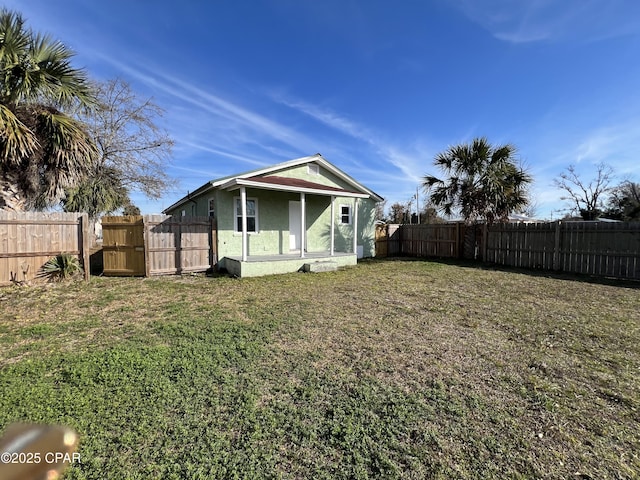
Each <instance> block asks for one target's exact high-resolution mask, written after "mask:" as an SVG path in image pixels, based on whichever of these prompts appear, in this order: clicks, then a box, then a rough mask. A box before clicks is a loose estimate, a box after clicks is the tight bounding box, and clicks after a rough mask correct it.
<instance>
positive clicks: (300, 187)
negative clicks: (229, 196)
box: [164, 153, 383, 212]
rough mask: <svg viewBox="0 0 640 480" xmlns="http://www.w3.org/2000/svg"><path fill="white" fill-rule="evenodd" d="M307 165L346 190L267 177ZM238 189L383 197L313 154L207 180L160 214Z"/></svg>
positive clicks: (305, 181) (307, 182) (298, 180)
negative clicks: (207, 194) (211, 194)
mask: <svg viewBox="0 0 640 480" xmlns="http://www.w3.org/2000/svg"><path fill="white" fill-rule="evenodd" d="M307 163H316V164H318V165H320V166H322V167H323V168H325V169H326V170H327V171H329V172H331V173H332V174H334V175H335V176H336V177H338V178H339V179H341V180H342V181H344V182H345V183H346V184H347V185H349V187H350V188H349V189H348V190H347V189H342V188H338V187H330V186H327V185H321V184H319V183H314V182H309V181H307V180H300V179H294V178H286V177H280V176H277V175H269V174H271V173H275V172H278V171H280V170H285V169H287V168H291V167H296V166H299V165H304V164H307ZM240 186H250V187H256V188H264V189H269V190H281V191H291V192H305V193H312V194H320V195H339V196H345V197H358V198H371V199H373V200H374V201H376V202H380V201H382V200H383V198H382V197H381V196H380V195H378V194H377V193H375V192H374V191H373V190H370V189H368V188H367V187H365V186H364V185H362V184H361V183H359V182H357V181H356V180H355V179H353V178H352V177H351V176H349V175H347V174H346V173H345V172H343V171H342V170H340V169H339V168H338V167H336V166H335V165H333V164H331V163H329V162H328V161H327V160H326V159H325V158H324V157H323V156H322V155H320V154H319V153H316V154H315V155H310V156H307V157H301V158H296V159H294V160H289V161H287V162H282V163H277V164H275V165H270V166H268V167H263V168H258V169H256V170H250V171H247V172H244V173H239V174H236V175H230V176H227V177H222V178H218V179H215V180H211V181H210V182H207V183H205V184H204V185H202V186H201V187H199V188H197V189H196V190H194V191H193V192H192V193H190V194H187V195H186V196H185V197H183V198H181V199H180V200H178V201H177V202H175V203H174V204H173V205H171V206H170V207H167V208H166V209H165V210H164V212H168V211H170V210H173V209H175V208H177V207H179V206H180V205H182V204H183V203H186V202H188V201H190V200H191V199H192V198H193V197H194V196H197V195H201V194H203V193H205V192H207V191H209V190H213V189H214V188H218V187H219V188H225V189H228V190H233V189H235V188H239V187H240Z"/></svg>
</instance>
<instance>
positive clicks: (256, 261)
mask: <svg viewBox="0 0 640 480" xmlns="http://www.w3.org/2000/svg"><path fill="white" fill-rule="evenodd" d="M222 260H223V262H224V268H226V270H227V272H229V273H230V274H231V275H235V276H238V277H260V276H262V275H272V274H280V273H293V272H299V271H302V270H303V268H304V265H305V264H311V265H313V264H317V263H321V262H332V263H333V264H335V265H336V266H337V267H346V266H352V265H356V264H357V263H358V256H357V254H355V253H338V252H334V253H333V255H331V253H330V252H305V254H304V257H301V256H300V254H299V253H290V254H284V255H250V256H247V257H246V259H245V260H243V259H242V257H240V256H237V257H225V258H224V259H222Z"/></svg>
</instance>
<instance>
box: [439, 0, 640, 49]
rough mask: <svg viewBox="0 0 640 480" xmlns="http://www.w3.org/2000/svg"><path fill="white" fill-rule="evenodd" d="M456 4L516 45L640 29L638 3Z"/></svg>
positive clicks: (477, 0)
mask: <svg viewBox="0 0 640 480" xmlns="http://www.w3.org/2000/svg"><path fill="white" fill-rule="evenodd" d="M452 4H453V5H454V6H455V7H456V8H457V9H459V10H460V11H461V12H462V13H463V14H464V15H465V16H467V17H468V18H469V19H470V20H471V21H473V22H475V23H478V24H479V25H480V26H482V27H483V28H485V29H486V30H487V31H489V32H490V33H491V34H492V35H493V36H494V37H495V38H497V39H500V40H503V41H506V42H510V43H516V44H517V43H530V42H540V41H561V40H578V41H586V42H590V41H597V40H601V39H605V38H611V37H618V36H624V35H629V34H638V33H639V32H640V7H639V4H637V2H624V1H615V0H613V1H612V0H564V1H561V2H558V1H553V0H538V1H524V2H514V1H512V0H455V1H454V2H453V3H452ZM620 19H623V20H622V21H621V20H620Z"/></svg>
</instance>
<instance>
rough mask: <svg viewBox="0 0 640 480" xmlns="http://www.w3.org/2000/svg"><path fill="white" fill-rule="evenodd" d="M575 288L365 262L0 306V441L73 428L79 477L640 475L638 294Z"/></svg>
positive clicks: (555, 281)
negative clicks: (36, 425) (4, 430)
mask: <svg viewBox="0 0 640 480" xmlns="http://www.w3.org/2000/svg"><path fill="white" fill-rule="evenodd" d="M584 280H586V279H582V278H579V277H557V276H544V275H539V274H536V275H532V274H527V273H523V272H518V271H501V270H491V269H481V268H472V267H469V266H465V265H455V264H444V263H435V262H422V261H368V262H362V263H361V264H360V265H359V266H358V267H356V268H350V269H346V270H342V271H338V272H330V273H323V274H293V275H281V276H274V277H265V278H256V279H231V278H224V277H220V278H205V277H200V276H187V277H182V278H180V277H164V278H152V279H146V280H143V279H105V278H96V279H93V280H92V281H91V282H90V283H89V284H85V283H75V284H71V285H56V286H53V287H34V288H21V289H15V288H10V289H3V290H0V312H1V313H0V347H1V348H0V381H2V382H3V386H4V387H5V389H4V390H3V392H5V393H3V394H0V407H1V410H2V411H3V414H2V415H1V416H0V425H4V424H6V423H8V422H9V421H13V420H17V419H31V420H42V419H44V420H48V421H52V420H53V421H56V419H58V420H59V421H67V422H70V423H71V424H72V425H74V426H75V427H76V428H78V429H79V430H80V431H81V433H82V434H83V435H84V438H85V442H84V444H83V445H84V446H83V450H82V453H83V458H87V459H88V460H87V463H86V464H85V465H84V466H81V467H80V466H76V467H74V468H73V469H71V471H70V474H69V477H70V478H101V475H104V474H105V472H107V473H109V474H111V475H115V476H116V477H117V476H118V475H120V474H125V475H126V474H130V475H133V476H134V477H137V478H198V475H201V476H205V477H206V476H208V477H210V478H226V477H233V476H234V475H235V476H237V477H238V478H250V477H251V476H252V475H258V476H260V477H264V478H505V477H506V478H637V477H638V472H639V471H640V459H639V457H638V453H637V452H639V451H640V431H639V430H638V424H639V421H640V411H639V409H640V380H639V379H640V375H639V374H640V313H639V312H640V290H638V289H637V288H635V286H634V285H629V284H615V283H592V282H589V281H584ZM43 372H48V373H46V374H43ZM19 376H22V377H23V378H24V379H25V380H24V381H21V380H20V379H19V378H17V377H19ZM27 381H28V382H30V383H29V385H25V384H24V382H27ZM114 405H116V406H114ZM117 405H120V407H117ZM122 406H124V407H126V408H125V412H123V410H122V408H121V407H122ZM61 411H62V413H60V412H61ZM125 413H126V414H125ZM115 453H119V454H120V456H119V457H118V456H116V458H114V454H115ZM140 459H143V460H144V461H145V462H146V464H145V463H144V462H141V461H140ZM140 465H146V466H145V467H142V466H140ZM114 478H115V477H114Z"/></svg>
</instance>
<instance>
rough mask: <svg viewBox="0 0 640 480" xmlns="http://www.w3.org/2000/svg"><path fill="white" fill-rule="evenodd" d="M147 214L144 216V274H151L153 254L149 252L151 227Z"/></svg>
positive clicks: (146, 275)
mask: <svg viewBox="0 0 640 480" xmlns="http://www.w3.org/2000/svg"><path fill="white" fill-rule="evenodd" d="M147 217H148V216H147V215H145V216H144V217H142V243H143V244H144V276H145V277H147V278H149V277H150V276H151V255H150V253H149V228H150V225H149V223H148V222H147Z"/></svg>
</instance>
